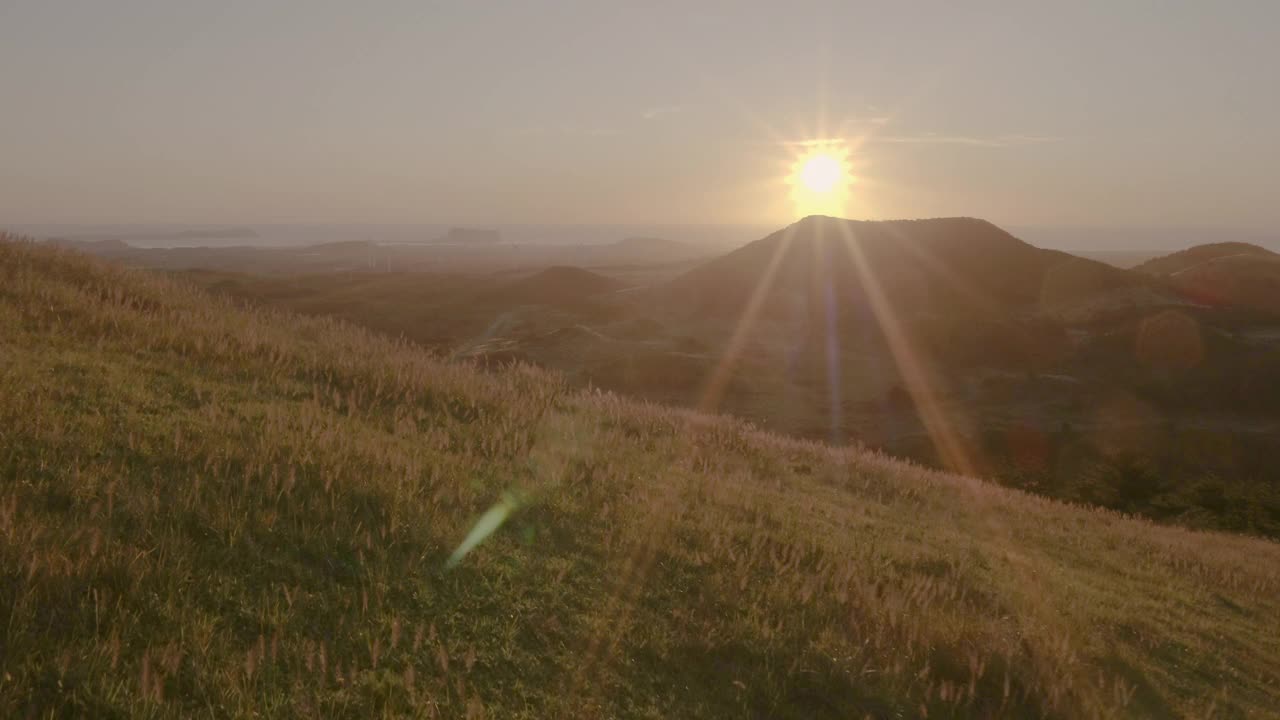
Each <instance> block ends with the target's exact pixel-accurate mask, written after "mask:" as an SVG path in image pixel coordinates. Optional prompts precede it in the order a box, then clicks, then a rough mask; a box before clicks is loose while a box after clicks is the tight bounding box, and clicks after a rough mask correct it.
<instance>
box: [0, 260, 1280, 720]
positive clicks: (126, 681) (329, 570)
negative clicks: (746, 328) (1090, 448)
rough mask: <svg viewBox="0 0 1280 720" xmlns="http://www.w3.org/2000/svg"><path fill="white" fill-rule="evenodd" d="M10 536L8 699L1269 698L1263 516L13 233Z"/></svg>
mask: <svg viewBox="0 0 1280 720" xmlns="http://www.w3.org/2000/svg"><path fill="white" fill-rule="evenodd" d="M513 488H519V492H520V493H521V497H522V500H521V501H520V502H518V503H516V502H511V503H508V504H509V505H510V507H508V508H507V510H506V511H504V512H503V513H502V515H503V516H504V517H503V518H502V520H503V521H502V522H501V523H496V522H493V523H488V525H489V526H492V529H491V530H489V531H488V532H487V533H486V537H485V539H484V541H483V542H478V541H477V542H468V538H469V537H470V538H476V537H478V536H477V535H474V534H472V533H473V532H474V531H475V529H476V520H477V518H483V517H485V513H486V512H487V511H490V510H491V509H492V508H494V506H495V503H498V504H499V506H500V507H503V505H502V503H503V501H502V498H503V497H504V493H505V492H508V491H510V490H511V489H513ZM517 506H518V507H517ZM486 529H487V530H488V528H486ZM0 538H2V541H0V573H2V574H3V575H2V577H3V581H2V582H0V611H3V613H4V616H3V617H0V648H3V652H2V653H0V716H3V717H26V716H28V715H32V716H38V717H43V716H48V715H50V714H54V715H57V714H61V715H66V716H85V717H113V716H115V717H132V716H142V717H148V716H157V717H208V716H218V717H223V716H227V717H241V716H251V715H255V714H256V715H259V716H307V717H335V716H341V717H403V716H417V717H437V716H441V717H481V716H486V717H531V718H532V717H655V718H656V717H795V718H813V717H833V718H836V717H839V718H844V717H863V716H870V717H920V716H924V715H925V714H926V713H927V714H928V716H930V717H938V716H955V715H960V716H977V717H1000V716H1004V717H1034V716H1056V717H1106V716H1122V717H1168V716H1191V717H1208V716H1213V717H1242V716H1246V715H1252V716H1258V717H1262V716H1266V715H1267V714H1268V713H1271V712H1273V711H1274V708H1275V707H1276V706H1277V704H1280V637H1278V636H1277V634H1276V633H1275V632H1274V631H1275V618H1277V617H1280V548H1277V546H1276V545H1274V544H1272V543H1268V542H1265V541H1260V540H1255V539H1248V538H1242V537H1233V536H1226V535H1215V534H1208V533H1196V532H1191V531H1187V530H1181V529H1176V528H1165V527H1158V526H1154V525H1151V524H1149V523H1146V522H1141V521H1136V520H1133V519H1129V518H1125V517H1121V516H1119V515H1117V514H1114V513H1109V512H1099V511H1092V510H1086V509H1082V508H1078V507H1072V506H1066V505H1063V504H1060V503H1056V502H1053V501H1049V500H1044V499H1040V498H1035V497H1031V496H1027V495H1023V494H1020V493H1017V492H1012V491H1008V490H1004V489H1001V488H998V487H995V486H992V485H988V484H985V483H982V482H979V481H976V480H971V479H965V478H961V477H956V476H951V475H945V474H939V473H934V472H930V471H926V470H923V469H921V468H918V467H915V466H911V465H907V464H903V463H899V462H895V461H892V460H889V459H886V458H884V457H881V456H878V455H875V454H871V453H865V452H862V451H859V450H856V449H833V448H830V447H826V446H822V445H819V444H813V443H805V442H797V441H792V440H786V439H783V438H780V437H777V436H774V435H770V434H767V433H762V432H759V431H757V430H755V429H753V428H751V427H749V426H747V425H744V424H741V423H738V422H734V421H731V420H728V419H724V418H715V417H710V416H707V415H700V414H696V413H692V412H684V411H677V410H671V409H666V408H661V407H657V406H653V405H647V404H636V403H633V402H629V401H625V400H622V399H619V398H617V397H615V396H612V395H608V394H601V393H586V394H577V393H570V392H567V391H566V390H565V387H564V384H563V382H562V381H561V380H560V379H558V378H557V377H555V376H553V375H550V374H547V373H544V372H541V371H538V370H535V369H531V368H527V367H512V368H509V369H507V370H504V371H502V372H497V373H478V372H475V371H473V370H470V369H468V368H464V367H460V366H454V365H449V364H446V363H442V362H440V361H438V360H436V359H433V358H431V357H429V356H427V355H426V354H424V353H422V352H421V351H419V350H417V349H415V348H413V347H411V346H409V345H408V344H403V343H397V342H393V341H390V340H386V339H382V338H379V337H377V336H375V335H373V334H371V333H368V332H364V331H361V330H358V329H354V328H352V327H349V326H347V325H343V324H341V323H336V322H333V321H329V320H323V319H305V318H299V317H294V316H288V315H283V314H278V313H272V312H265V311H255V312H246V311H242V310H237V309H235V308H234V307H233V306H232V305H231V304H230V303H229V302H222V301H217V300H214V299H211V298H209V297H207V296H205V295H204V294H203V293H201V292H199V291H197V290H195V289H193V288H190V287H188V286H185V285H182V284H177V283H174V282H172V281H169V280H166V279H163V278H159V277H155V276H151V275H146V274H142V273H137V272H130V271H125V270H120V269H117V268H114V267H110V266H107V265H104V264H101V263H98V262H94V261H91V260H87V259H85V258H82V257H78V256H74V255H69V254H63V253H59V252H56V251H52V250H48V249H39V248H31V247H25V246H19V245H15V244H12V243H4V242H0ZM460 546H464V547H466V548H467V550H469V552H468V553H466V556H465V558H461V561H460V562H457V563H456V566H455V567H453V568H452V569H451V570H445V564H446V562H447V561H448V559H449V558H450V556H451V555H454V554H456V552H457V551H458V550H459V549H460Z"/></svg>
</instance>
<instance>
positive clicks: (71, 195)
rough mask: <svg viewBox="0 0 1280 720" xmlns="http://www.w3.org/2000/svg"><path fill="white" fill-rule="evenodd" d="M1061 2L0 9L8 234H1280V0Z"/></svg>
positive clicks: (116, 1)
mask: <svg viewBox="0 0 1280 720" xmlns="http://www.w3.org/2000/svg"><path fill="white" fill-rule="evenodd" d="M891 5H892V6H891ZM1050 5H1051V4H1050V3H1040V2H1008V3H978V2H947V3H937V4H927V3H896V4H890V3H885V2H874V3H860V2H831V3H807V2H797V1H794V0H789V1H786V2H782V1H779V2H759V1H756V2H745V1H739V2H723V3H711V2H693V1H691V0H686V1H685V2H671V3H664V2H643V3H641V2H628V3H613V2H604V1H603V0H592V1H589V2H534V1H532V0H530V1H528V2H513V3H498V2H479V1H476V2H430V1H428V0H415V1H405V2H350V1H343V2H320V1H318V0H295V1H292V2H286V1H283V0H277V1H273V0H255V1H253V2H248V1H239V0H219V1H216V2H215V1H213V0H201V1H200V2H184V1H181V0H154V1H152V2H142V1H139V0H110V1H107V0H86V1H82V2H70V1H63V0H34V1H28V0H0V223H3V222H13V223H38V222H148V221H153V222H167V223H179V222H191V223H200V222H212V223H223V222H245V223H255V222H299V221H307V222H390V223H404V222H459V223H461V222H493V223H499V222H505V223H514V222H547V223H607V222H618V223H635V222H654V223H657V222H707V223H782V222H786V221H788V220H790V219H791V218H792V215H793V214H794V208H793V207H792V206H791V203H790V200H789V198H788V193H787V189H786V187H785V186H784V184H783V177H784V176H785V175H786V173H787V165H788V163H789V160H790V158H791V156H792V155H793V154H794V153H795V152H796V151H797V146H796V145H794V144H789V143H796V142H800V141H804V140H807V139H812V138H814V137H828V138H829V137H836V136H839V137H845V138H849V139H850V140H855V139H857V138H866V140H865V142H861V143H860V144H858V147H857V150H856V153H855V154H854V157H853V161H854V163H855V166H856V171H857V174H858V177H859V182H858V183H857V184H856V185H855V187H854V194H853V201H852V204H851V206H850V207H849V209H848V212H847V214H848V215H850V216H855V217H865V218H877V217H923V216H938V215H974V216H980V217H985V218H988V219H990V220H993V221H995V222H997V223H1000V224H1009V225H1019V224H1022V225H1025V224H1047V225H1117V226H1151V225H1160V226H1174V225H1190V226H1219V227H1231V228H1246V229H1265V228H1273V227H1276V226H1280V202H1277V201H1278V200H1280V179H1278V173H1280V140H1278V139H1277V133H1280V2H1276V0H1261V1H1259V2H1220V3H1213V2H1207V1H1205V2H1182V3H1175V2H1124V1H1123V0H1109V1H1106V2H1060V3H1052V5H1053V7H1049V6H1050ZM823 119H825V122H824V121H823Z"/></svg>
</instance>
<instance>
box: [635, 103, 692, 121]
mask: <svg viewBox="0 0 1280 720" xmlns="http://www.w3.org/2000/svg"><path fill="white" fill-rule="evenodd" d="M681 112H684V108H683V107H682V106H680V105H663V106H661V107H652V108H649V109H648V110H645V111H644V112H643V113H641V114H640V117H642V118H644V119H645V120H656V119H657V118H660V117H662V116H664V115H675V114H677V113H681Z"/></svg>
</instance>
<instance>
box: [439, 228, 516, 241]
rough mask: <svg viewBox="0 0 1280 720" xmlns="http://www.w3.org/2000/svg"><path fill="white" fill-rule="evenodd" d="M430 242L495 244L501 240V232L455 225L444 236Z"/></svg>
mask: <svg viewBox="0 0 1280 720" xmlns="http://www.w3.org/2000/svg"><path fill="white" fill-rule="evenodd" d="M432 242H434V243H438V244H442V245H497V244H498V243H500V242H502V233H500V232H498V231H497V230H482V229H478V228H462V227H455V228H449V232H447V233H445V235H444V237H441V238H436V239H435V240H433V241H432Z"/></svg>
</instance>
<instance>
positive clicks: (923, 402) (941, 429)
mask: <svg viewBox="0 0 1280 720" xmlns="http://www.w3.org/2000/svg"><path fill="white" fill-rule="evenodd" d="M838 225H839V228H840V231H841V233H842V234H843V236H844V237H843V240H844V242H843V245H844V246H845V248H846V249H847V250H848V251H849V256H850V259H851V260H852V262H853V267H854V270H855V271H856V272H857V273H858V280H859V281H860V283H861V285H862V288H863V292H864V294H865V295H866V298H867V301H868V302H869V303H870V305H871V312H872V314H873V315H874V316H875V319H876V322H877V323H878V324H879V325H880V329H881V331H882V332H883V333H884V336H885V339H886V341H888V343H889V352H890V354H891V355H892V356H893V361H894V364H895V365H896V366H897V367H898V372H899V373H900V374H901V375H902V380H903V383H904V384H905V385H906V391H907V393H908V394H909V395H910V396H911V401H912V403H913V404H914V405H915V407H916V409H917V411H918V412H919V413H920V419H921V421H922V422H923V423H924V426H925V432H927V433H928V434H929V438H930V439H931V440H932V441H933V444H934V447H936V448H937V449H938V454H939V456H940V459H941V460H942V462H943V464H944V465H945V466H946V467H948V468H949V469H952V470H955V471H958V472H960V473H962V474H965V475H972V474H974V470H975V469H976V468H975V466H974V463H973V460H972V458H971V457H970V455H969V452H968V450H967V449H966V448H965V445H964V442H963V441H962V440H961V438H960V436H959V435H958V434H957V433H956V431H955V428H954V427H953V426H952V423H951V421H950V420H949V419H948V418H947V416H946V413H945V411H943V409H942V407H941V405H940V403H939V402H938V398H937V393H936V391H935V390H934V388H933V383H932V380H931V379H930V377H929V372H928V370H927V368H925V367H924V364H923V363H921V361H920V356H919V355H918V353H917V352H916V351H915V349H914V348H913V347H912V345H911V340H910V338H909V337H908V336H907V333H906V330H905V329H904V328H903V327H902V324H901V322H899V320H898V317H897V315H896V314H895V313H894V310H893V306H892V303H890V301H889V299H888V297H887V296H886V295H885V292H884V289H883V288H882V287H881V286H880V282H879V280H877V279H876V277H875V274H874V273H872V272H871V270H870V268H868V267H867V260H866V256H865V255H863V253H862V246H861V245H860V244H859V243H858V239H857V238H856V237H855V236H854V234H853V230H852V229H851V228H850V227H849V226H848V224H846V223H839V224H838Z"/></svg>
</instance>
